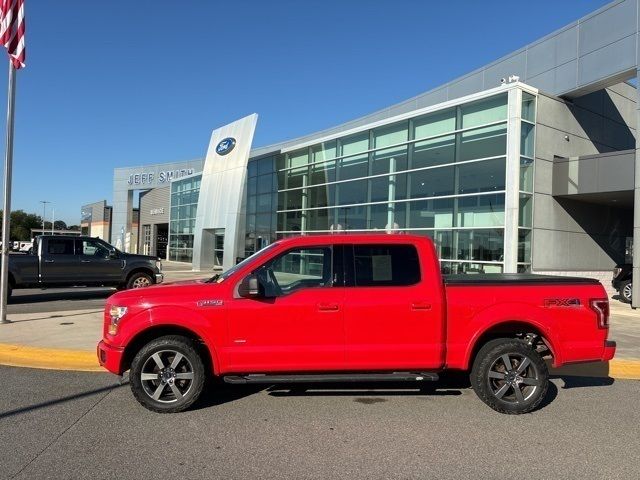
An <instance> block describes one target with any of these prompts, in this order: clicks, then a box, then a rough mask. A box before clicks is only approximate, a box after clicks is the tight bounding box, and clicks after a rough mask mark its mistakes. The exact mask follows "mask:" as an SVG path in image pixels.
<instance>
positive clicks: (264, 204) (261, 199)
mask: <svg viewBox="0 0 640 480" xmlns="http://www.w3.org/2000/svg"><path fill="white" fill-rule="evenodd" d="M257 198H258V212H264V211H268V210H271V195H270V194H268V193H266V194H264V195H258V197H257Z"/></svg>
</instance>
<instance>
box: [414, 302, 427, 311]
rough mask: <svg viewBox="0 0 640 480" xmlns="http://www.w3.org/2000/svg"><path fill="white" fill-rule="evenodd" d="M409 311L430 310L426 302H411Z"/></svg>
mask: <svg viewBox="0 0 640 480" xmlns="http://www.w3.org/2000/svg"><path fill="white" fill-rule="evenodd" d="M411 310H431V304H430V303H428V302H413V303H412V304H411Z"/></svg>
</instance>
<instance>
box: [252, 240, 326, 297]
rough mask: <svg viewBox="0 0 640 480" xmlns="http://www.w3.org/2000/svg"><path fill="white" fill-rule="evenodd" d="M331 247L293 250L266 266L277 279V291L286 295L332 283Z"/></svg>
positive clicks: (272, 276) (278, 293)
mask: <svg viewBox="0 0 640 480" xmlns="http://www.w3.org/2000/svg"><path fill="white" fill-rule="evenodd" d="M331 263H332V261H331V249H330V248H328V247H326V248H304V249H296V250H291V251H289V252H287V253H285V254H283V255H281V256H279V257H278V258H276V259H275V260H273V261H271V262H269V265H268V266H267V267H266V268H267V270H266V272H264V274H265V275H266V273H267V272H269V271H270V272H271V273H269V275H270V276H271V278H273V279H275V283H276V284H277V285H275V293H276V294H277V295H284V294H288V293H291V292H293V291H295V290H300V289H304V288H314V287H326V286H330V285H331Z"/></svg>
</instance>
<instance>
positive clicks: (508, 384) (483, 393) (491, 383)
mask: <svg viewBox="0 0 640 480" xmlns="http://www.w3.org/2000/svg"><path fill="white" fill-rule="evenodd" d="M507 360H508V365H507ZM523 364H524V367H522V365H523ZM520 370H522V371H520ZM470 379H471V386H472V387H473V390H474V391H475V392H476V395H478V397H480V400H482V401H483V402H484V403H486V404H487V405H489V406H490V407H491V408H493V409H494V410H495V411H496V412H500V413H507V414H512V415H518V414H522V413H528V412H530V411H532V410H534V409H536V408H537V407H538V405H540V402H542V400H543V399H544V397H545V395H546V394H547V388H548V387H549V370H548V368H547V364H546V363H544V360H542V358H541V357H540V355H539V354H538V353H537V352H536V351H535V350H534V349H533V348H531V347H530V346H529V345H527V344H526V343H524V342H523V341H521V340H517V339H513V338H498V339H496V340H491V341H490V342H487V344H486V345H484V346H483V347H482V348H481V349H480V351H479V352H478V354H477V355H476V358H475V360H474V362H473V368H472V369H471V376H470ZM518 392H519V394H518Z"/></svg>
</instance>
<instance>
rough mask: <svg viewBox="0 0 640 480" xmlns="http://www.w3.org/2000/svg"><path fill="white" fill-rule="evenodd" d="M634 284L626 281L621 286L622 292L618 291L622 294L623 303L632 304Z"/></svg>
mask: <svg viewBox="0 0 640 480" xmlns="http://www.w3.org/2000/svg"><path fill="white" fill-rule="evenodd" d="M632 285H633V284H632V283H631V280H625V281H624V282H622V283H621V284H620V290H618V292H619V293H620V300H621V301H623V302H624V303H631V298H632V295H631V287H632Z"/></svg>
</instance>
